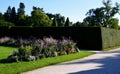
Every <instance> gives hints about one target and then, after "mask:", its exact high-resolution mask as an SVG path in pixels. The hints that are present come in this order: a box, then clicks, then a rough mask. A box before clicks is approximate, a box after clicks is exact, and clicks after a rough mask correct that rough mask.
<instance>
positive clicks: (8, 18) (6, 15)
mask: <svg viewBox="0 0 120 74" xmlns="http://www.w3.org/2000/svg"><path fill="white" fill-rule="evenodd" d="M11 11H12V9H11V7H10V6H9V7H8V9H7V11H6V12H5V13H4V19H5V21H8V22H10V20H11Z"/></svg>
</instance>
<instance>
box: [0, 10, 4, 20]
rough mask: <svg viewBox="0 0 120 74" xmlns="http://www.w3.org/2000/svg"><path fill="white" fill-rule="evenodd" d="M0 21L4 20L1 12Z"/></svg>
mask: <svg viewBox="0 0 120 74" xmlns="http://www.w3.org/2000/svg"><path fill="white" fill-rule="evenodd" d="M0 20H4V16H3V14H2V13H1V12H0Z"/></svg>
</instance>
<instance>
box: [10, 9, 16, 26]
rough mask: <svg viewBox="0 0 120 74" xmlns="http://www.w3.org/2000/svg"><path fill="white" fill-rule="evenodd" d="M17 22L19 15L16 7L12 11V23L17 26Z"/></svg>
mask: <svg viewBox="0 0 120 74" xmlns="http://www.w3.org/2000/svg"><path fill="white" fill-rule="evenodd" d="M16 21H17V14H16V10H15V7H13V8H12V10H11V22H12V23H14V24H16Z"/></svg>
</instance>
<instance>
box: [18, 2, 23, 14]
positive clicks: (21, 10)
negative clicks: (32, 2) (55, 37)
mask: <svg viewBox="0 0 120 74" xmlns="http://www.w3.org/2000/svg"><path fill="white" fill-rule="evenodd" d="M17 14H18V16H21V15H25V5H24V3H20V5H19V8H18V13H17Z"/></svg>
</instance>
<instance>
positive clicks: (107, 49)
mask: <svg viewBox="0 0 120 74" xmlns="http://www.w3.org/2000/svg"><path fill="white" fill-rule="evenodd" d="M117 48H120V46H115V47H110V48H105V49H103V51H110V50H113V49H117Z"/></svg>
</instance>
